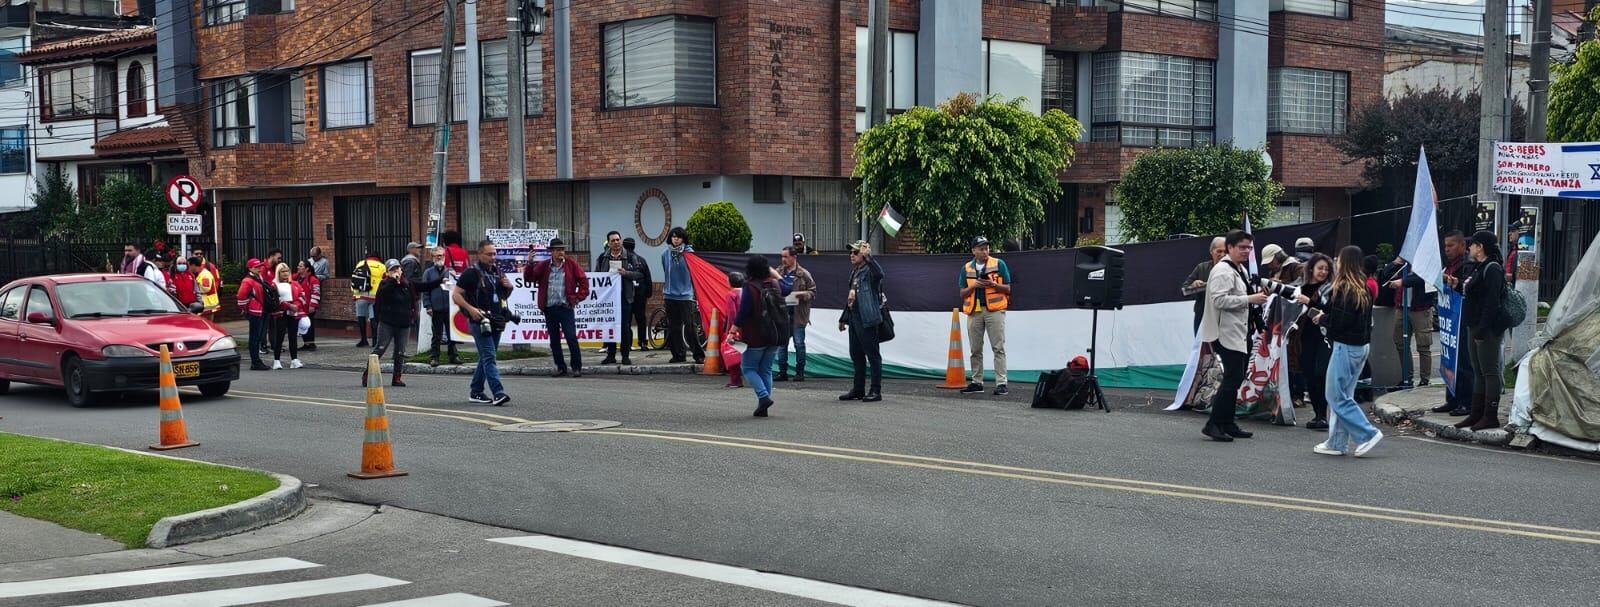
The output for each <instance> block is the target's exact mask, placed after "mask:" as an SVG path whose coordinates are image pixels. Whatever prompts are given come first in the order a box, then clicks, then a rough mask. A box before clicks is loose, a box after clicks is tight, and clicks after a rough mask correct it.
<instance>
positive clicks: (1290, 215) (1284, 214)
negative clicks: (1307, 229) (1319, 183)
mask: <svg viewBox="0 0 1600 607" xmlns="http://www.w3.org/2000/svg"><path fill="white" fill-rule="evenodd" d="M1277 204H1278V209H1277V212H1276V213H1273V215H1272V217H1268V218H1267V220H1266V221H1263V222H1261V225H1259V226H1257V228H1258V229H1260V228H1274V227H1278V226H1287V225H1295V224H1301V223H1311V222H1313V221H1316V220H1317V206H1316V196H1315V195H1314V194H1313V193H1312V191H1311V190H1306V189H1289V190H1284V192H1283V197H1281V198H1279V199H1278V200H1277Z"/></svg>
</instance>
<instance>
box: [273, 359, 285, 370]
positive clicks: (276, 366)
mask: <svg viewBox="0 0 1600 607" xmlns="http://www.w3.org/2000/svg"><path fill="white" fill-rule="evenodd" d="M282 368H283V361H281V360H275V361H272V370H273V371H277V370H278V369H282Z"/></svg>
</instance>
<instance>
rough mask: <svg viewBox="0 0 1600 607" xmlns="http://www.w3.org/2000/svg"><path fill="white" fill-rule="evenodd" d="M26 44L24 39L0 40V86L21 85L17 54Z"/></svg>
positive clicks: (20, 70) (20, 71)
mask: <svg viewBox="0 0 1600 607" xmlns="http://www.w3.org/2000/svg"><path fill="white" fill-rule="evenodd" d="M24 10H26V7H24ZM27 42H28V41H27V39H26V38H6V39H4V40H0V86H11V85H13V84H22V82H23V80H22V64H21V63H18V62H17V53H20V52H22V51H24V50H27V48H28V44H27Z"/></svg>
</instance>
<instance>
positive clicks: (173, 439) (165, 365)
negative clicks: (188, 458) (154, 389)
mask: <svg viewBox="0 0 1600 607" xmlns="http://www.w3.org/2000/svg"><path fill="white" fill-rule="evenodd" d="M156 383H157V384H158V385H160V386H161V431H160V434H161V442H160V443H157V444H154V445H150V448H151V449H154V450H156V451H167V450H170V449H182V448H184V447H198V446H200V443H197V442H194V441H192V440H189V430H188V428H186V427H185V426H184V425H183V404H182V403H180V402H178V378H177V376H175V375H173V374H172V353H171V352H168V351H167V345H166V344H161V371H160V374H159V377H158V379H157V380H156Z"/></svg>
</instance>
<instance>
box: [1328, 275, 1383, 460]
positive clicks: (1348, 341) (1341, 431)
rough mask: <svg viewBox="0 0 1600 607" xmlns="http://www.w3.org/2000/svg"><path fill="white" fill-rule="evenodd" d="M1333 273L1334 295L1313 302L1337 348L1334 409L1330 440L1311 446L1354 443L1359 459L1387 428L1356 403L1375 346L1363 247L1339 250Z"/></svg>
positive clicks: (1335, 447)
mask: <svg viewBox="0 0 1600 607" xmlns="http://www.w3.org/2000/svg"><path fill="white" fill-rule="evenodd" d="M1333 272H1334V276H1335V278H1334V280H1333V290H1332V293H1331V294H1330V295H1329V296H1328V298H1327V299H1326V300H1318V301H1315V302H1313V303H1312V306H1313V307H1314V308H1315V309H1316V310H1318V312H1317V314H1316V315H1315V316H1313V317H1312V322H1315V323H1317V324H1318V325H1321V326H1322V327H1323V328H1324V329H1326V330H1327V332H1328V341H1330V342H1332V343H1333V352H1332V353H1331V354H1329V357H1328V372H1327V376H1326V380H1327V387H1326V388H1325V389H1324V393H1325V394H1326V395H1327V397H1328V407H1329V408H1330V409H1331V411H1330V413H1331V415H1330V418H1331V419H1330V420H1329V426H1328V440H1326V441H1324V442H1322V443H1320V444H1318V445H1317V446H1316V447H1313V448H1312V449H1311V450H1312V451H1315V452H1317V453H1321V454H1323V455H1344V454H1345V453H1347V452H1348V449H1349V443H1350V442H1352V441H1353V442H1355V443H1356V447H1355V455H1356V457H1361V456H1363V455H1366V454H1367V452H1369V451H1371V450H1372V448H1373V447H1376V446H1377V445H1378V441H1380V440H1383V432H1381V431H1379V430H1378V429H1377V428H1375V427H1373V426H1372V422H1371V421H1368V420H1367V414H1366V412H1364V411H1362V410H1361V405H1359V404H1357V403H1356V382H1357V381H1358V380H1359V379H1360V377H1361V368H1362V367H1363V366H1364V365H1366V362H1367V353H1368V351H1369V350H1370V348H1371V345H1372V292H1371V291H1368V290H1367V277H1366V276H1365V275H1364V273H1363V271H1362V261H1361V247H1355V246H1349V247H1345V248H1344V250H1342V251H1340V252H1339V261H1338V263H1336V264H1334V268H1333Z"/></svg>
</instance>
